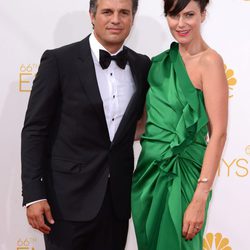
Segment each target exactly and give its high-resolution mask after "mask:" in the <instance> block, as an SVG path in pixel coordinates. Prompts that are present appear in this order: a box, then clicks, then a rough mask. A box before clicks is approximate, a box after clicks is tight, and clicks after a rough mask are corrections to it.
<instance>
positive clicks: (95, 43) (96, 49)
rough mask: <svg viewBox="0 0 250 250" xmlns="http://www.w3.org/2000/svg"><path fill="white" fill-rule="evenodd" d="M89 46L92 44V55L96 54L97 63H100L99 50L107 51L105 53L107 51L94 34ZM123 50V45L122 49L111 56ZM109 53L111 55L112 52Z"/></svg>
mask: <svg viewBox="0 0 250 250" xmlns="http://www.w3.org/2000/svg"><path fill="white" fill-rule="evenodd" d="M89 44H90V48H91V51H92V53H93V54H94V56H95V57H96V59H97V61H98V62H99V50H100V49H102V50H105V51H107V50H106V49H105V48H104V47H103V46H102V45H101V44H100V43H99V42H98V40H97V39H96V37H95V35H94V32H92V34H91V35H90V37H89ZM121 50H123V45H122V46H121V48H120V49H119V50H118V51H117V52H116V53H114V54H111V55H116V54H118V53H119V52H120V51H121ZM107 52H108V51H107ZM108 53H110V52H108Z"/></svg>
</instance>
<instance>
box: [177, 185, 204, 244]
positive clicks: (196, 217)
mask: <svg viewBox="0 0 250 250" xmlns="http://www.w3.org/2000/svg"><path fill="white" fill-rule="evenodd" d="M207 195H208V194H207V193H205V192H203V191H201V192H200V191H197V190H196V192H195V195H194V197H193V200H192V201H191V203H190V204H189V206H188V207H187V209H186V211H185V213H184V218H183V227H182V235H183V237H185V239H186V240H191V239H193V238H194V236H195V235H196V234H197V233H199V231H200V230H201V229H202V227H203V224H204V218H205V208H206V200H207Z"/></svg>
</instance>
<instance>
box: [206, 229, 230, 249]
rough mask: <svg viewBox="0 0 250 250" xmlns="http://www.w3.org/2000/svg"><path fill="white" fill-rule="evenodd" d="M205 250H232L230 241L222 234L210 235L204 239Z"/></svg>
mask: <svg viewBox="0 0 250 250" xmlns="http://www.w3.org/2000/svg"><path fill="white" fill-rule="evenodd" d="M203 250H232V248H231V247H230V246H229V239H228V238H225V237H223V236H222V234H221V233H216V234H212V233H208V234H207V235H206V236H205V238H204V239H203Z"/></svg>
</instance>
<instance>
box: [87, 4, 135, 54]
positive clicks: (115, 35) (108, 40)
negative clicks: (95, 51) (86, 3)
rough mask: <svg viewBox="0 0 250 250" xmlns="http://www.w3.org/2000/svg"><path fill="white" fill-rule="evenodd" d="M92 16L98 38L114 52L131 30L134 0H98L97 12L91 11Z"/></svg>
mask: <svg viewBox="0 0 250 250" xmlns="http://www.w3.org/2000/svg"><path fill="white" fill-rule="evenodd" d="M90 17H91V21H92V23H93V25H94V34H95V36H96V38H97V40H98V41H99V42H100V43H101V44H102V45H103V46H104V47H105V48H106V49H107V50H108V51H110V52H111V53H114V52H116V51H117V50H118V49H119V48H120V47H121V46H122V44H123V43H124V40H125V39H126V38H127V36H128V35H129V32H130V30H131V27H132V24H133V15H132V0H98V2H97V10H96V14H94V13H90Z"/></svg>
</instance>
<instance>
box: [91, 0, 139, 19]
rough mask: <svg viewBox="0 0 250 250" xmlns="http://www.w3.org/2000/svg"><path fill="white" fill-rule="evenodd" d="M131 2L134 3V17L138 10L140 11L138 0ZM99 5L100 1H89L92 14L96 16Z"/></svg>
mask: <svg viewBox="0 0 250 250" xmlns="http://www.w3.org/2000/svg"><path fill="white" fill-rule="evenodd" d="M130 1H132V14H133V16H134V15H135V13H136V11H137V9H138V0H130ZM97 4H98V0H90V1H89V12H90V13H93V14H94V15H95V14H96V10H97Z"/></svg>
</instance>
